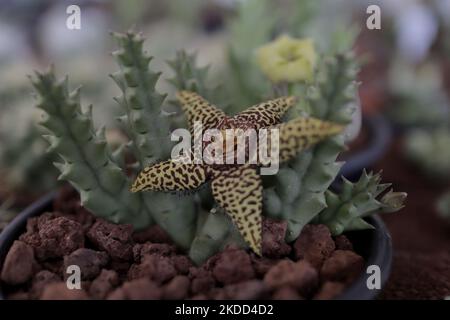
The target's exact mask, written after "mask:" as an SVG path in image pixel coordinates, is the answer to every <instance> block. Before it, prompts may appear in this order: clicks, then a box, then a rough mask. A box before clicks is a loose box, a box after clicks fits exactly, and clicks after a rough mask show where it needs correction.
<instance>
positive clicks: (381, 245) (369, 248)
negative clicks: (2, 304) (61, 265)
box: [0, 192, 392, 300]
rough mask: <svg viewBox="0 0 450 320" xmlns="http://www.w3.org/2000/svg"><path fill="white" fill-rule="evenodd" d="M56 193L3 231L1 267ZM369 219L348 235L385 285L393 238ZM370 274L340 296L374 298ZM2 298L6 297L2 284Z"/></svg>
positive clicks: (380, 224)
mask: <svg viewBox="0 0 450 320" xmlns="http://www.w3.org/2000/svg"><path fill="white" fill-rule="evenodd" d="M55 194H56V193H55V192H54V193H50V194H48V195H46V196H45V197H43V198H41V199H40V200H38V201H37V202H35V203H34V204H32V205H31V206H29V207H28V208H26V209H25V210H24V211H22V212H21V213H20V214H19V215H18V216H17V217H16V218H15V219H14V220H13V221H12V222H11V223H10V224H9V225H8V226H7V227H6V228H5V229H4V230H3V232H2V233H1V234H0V270H1V267H2V266H3V262H4V260H5V257H6V254H7V253H8V251H9V248H10V247H11V245H12V244H13V242H14V240H16V239H18V238H19V236H20V235H21V234H22V233H23V232H24V231H25V228H26V223H27V219H28V218H30V217H35V216H38V215H40V214H42V213H44V212H46V211H50V210H51V209H52V201H53V199H54V197H55ZM367 222H369V223H370V224H372V225H373V226H374V227H375V229H374V230H365V231H354V232H349V233H347V234H346V235H347V236H348V237H349V238H350V240H351V241H352V242H353V244H354V248H355V251H356V252H357V253H358V254H360V255H361V256H363V258H364V259H365V261H366V268H367V266H369V265H378V266H379V267H380V270H381V286H382V287H383V285H384V284H385V282H386V280H387V279H388V277H389V273H390V270H391V261H392V244H391V237H390V235H389V233H388V231H387V229H386V227H385V226H384V224H383V222H382V221H381V219H380V218H379V217H378V216H373V217H369V218H367ZM368 276H369V275H368V274H366V273H365V272H364V273H362V274H361V275H360V277H359V278H358V279H357V280H356V281H355V282H354V283H353V284H352V285H350V286H349V287H348V288H347V289H346V290H345V292H343V293H342V294H341V295H340V296H338V297H337V298H336V299H338V300H371V299H374V298H375V297H376V296H377V295H378V293H379V292H380V290H369V289H368V288H367V285H366V281H367V278H368ZM0 299H4V295H3V291H2V288H1V286H0Z"/></svg>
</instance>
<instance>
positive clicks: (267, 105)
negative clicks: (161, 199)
mask: <svg viewBox="0 0 450 320" xmlns="http://www.w3.org/2000/svg"><path fill="white" fill-rule="evenodd" d="M177 98H178V100H179V101H180V103H181V105H182V109H183V111H184V113H185V114H186V116H187V120H188V123H189V127H190V129H191V132H192V129H193V127H194V124H195V123H196V122H201V124H202V126H203V129H204V130H207V129H218V130H219V131H220V132H223V131H224V130H226V129H248V128H252V129H254V130H256V131H259V130H260V129H278V133H279V139H278V140H277V142H278V150H279V154H278V156H279V162H284V161H287V160H289V159H291V158H292V157H293V156H295V154H296V153H298V152H299V151H301V150H304V149H306V148H309V147H310V146H312V145H313V144H316V143H318V142H319V141H321V140H323V139H325V138H327V137H330V136H332V135H335V134H338V133H340V132H341V131H342V130H343V127H342V126H341V125H338V124H335V123H331V122H326V121H321V120H319V119H314V118H296V119H294V120H291V121H288V122H286V123H281V118H282V116H283V115H284V114H285V112H286V111H287V110H288V109H289V108H290V107H291V106H293V105H294V104H295V101H296V99H295V98H294V97H282V98H278V99H274V100H271V101H267V102H264V103H260V104H257V105H254V106H252V107H250V108H249V109H247V110H245V111H243V112H241V113H239V114H237V115H235V116H232V117H230V116H227V115H226V114H225V113H224V112H223V111H222V110H220V109H219V108H217V107H215V106H214V105H212V104H210V103H209V102H207V101H206V100H205V99H203V98H202V97H200V96H199V95H197V94H196V93H193V92H188V91H181V92H179V93H178V94H177ZM203 149H204V150H205V145H203ZM260 165H261V164H259V165H258V164H256V165H255V164H250V163H245V164H234V163H233V164H228V163H224V164H204V163H202V164H196V163H183V162H179V161H175V160H172V159H171V160H167V161H163V162H160V163H157V164H154V165H151V166H148V167H147V168H145V169H144V170H143V171H142V172H141V173H140V174H139V175H138V176H137V178H136V180H135V181H134V183H133V185H132V187H131V191H132V192H138V191H142V190H154V191H185V190H192V189H196V188H198V187H199V186H201V185H202V184H203V183H205V182H207V181H210V182H211V188H212V194H213V196H214V199H215V200H216V202H217V203H218V204H219V205H220V206H221V207H222V208H223V209H225V211H226V212H227V214H228V215H229V216H230V217H231V219H232V221H233V223H234V224H235V225H236V227H237V228H238V230H239V232H240V233H241V235H242V236H243V238H244V239H245V241H246V242H247V243H248V244H249V246H250V248H251V249H252V250H253V251H255V252H256V253H257V254H259V255H261V230H262V225H261V223H262V218H261V214H262V200H263V197H262V191H263V190H262V181H261V177H260V175H259V172H258V166H260Z"/></svg>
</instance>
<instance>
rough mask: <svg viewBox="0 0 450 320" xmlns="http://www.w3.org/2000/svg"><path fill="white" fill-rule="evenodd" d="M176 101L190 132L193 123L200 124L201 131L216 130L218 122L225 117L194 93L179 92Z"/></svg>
mask: <svg viewBox="0 0 450 320" xmlns="http://www.w3.org/2000/svg"><path fill="white" fill-rule="evenodd" d="M177 99H178V101H179V102H180V103H181V108H182V109H183V112H184V113H185V114H186V117H187V120H188V124H189V128H190V129H191V130H193V128H194V124H195V122H201V123H202V125H203V130H206V129H212V128H216V127H217V125H218V124H219V122H220V121H221V120H222V119H224V118H225V117H226V115H225V113H224V112H223V111H222V110H220V109H219V108H217V107H216V106H214V105H212V104H211V103H209V102H208V101H206V100H205V99H204V98H203V97H201V96H200V95H198V94H197V93H195V92H191V91H179V92H178V93H177Z"/></svg>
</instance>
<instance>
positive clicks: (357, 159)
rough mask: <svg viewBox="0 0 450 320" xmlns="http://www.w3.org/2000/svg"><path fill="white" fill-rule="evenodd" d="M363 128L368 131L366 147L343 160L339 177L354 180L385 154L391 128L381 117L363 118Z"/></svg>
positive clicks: (390, 138) (390, 137)
mask: <svg viewBox="0 0 450 320" xmlns="http://www.w3.org/2000/svg"><path fill="white" fill-rule="evenodd" d="M362 121H363V127H364V128H366V129H367V130H368V135H369V141H368V143H367V144H366V146H365V147H364V148H363V149H361V150H359V151H356V152H355V153H352V154H351V155H350V156H349V158H348V159H346V160H345V164H344V166H343V167H342V168H341V171H340V175H343V176H344V177H346V178H347V179H349V180H352V181H354V180H356V179H358V178H359V177H360V176H361V173H362V171H363V170H364V169H370V168H371V167H372V166H373V165H374V163H375V162H377V161H378V160H379V159H381V157H382V156H383V155H384V154H385V153H386V151H387V149H388V147H389V144H390V142H391V140H392V128H391V126H390V124H389V121H388V120H387V119H386V118H385V117H384V116H382V115H374V116H370V117H364V118H363V120H362Z"/></svg>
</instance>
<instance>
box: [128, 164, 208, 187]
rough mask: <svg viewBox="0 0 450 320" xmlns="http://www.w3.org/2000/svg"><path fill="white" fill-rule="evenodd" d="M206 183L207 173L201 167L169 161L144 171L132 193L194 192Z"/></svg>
mask: <svg viewBox="0 0 450 320" xmlns="http://www.w3.org/2000/svg"><path fill="white" fill-rule="evenodd" d="M204 182H206V172H205V170H204V168H203V167H202V166H201V165H198V164H185V163H181V162H176V161H173V160H168V161H164V162H160V163H157V164H154V165H151V166H148V167H147V168H145V169H144V170H142V172H141V173H139V175H138V176H137V178H136V180H135V181H134V183H133V185H132V187H131V192H138V191H143V190H154V191H183V190H192V189H196V188H198V187H199V186H201V185H202V184H203V183H204Z"/></svg>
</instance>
